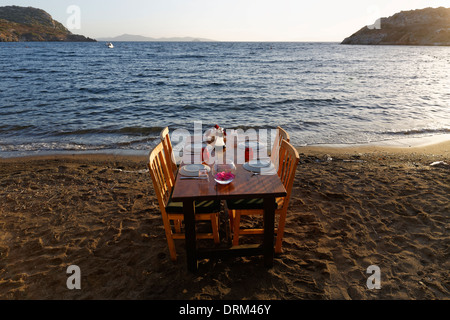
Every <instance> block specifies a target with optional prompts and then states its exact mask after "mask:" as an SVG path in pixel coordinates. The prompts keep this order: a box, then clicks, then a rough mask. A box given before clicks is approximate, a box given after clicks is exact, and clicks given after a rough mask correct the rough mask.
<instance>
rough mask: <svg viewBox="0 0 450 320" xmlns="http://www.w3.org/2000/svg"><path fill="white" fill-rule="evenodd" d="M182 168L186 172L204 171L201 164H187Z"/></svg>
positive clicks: (204, 167)
mask: <svg viewBox="0 0 450 320" xmlns="http://www.w3.org/2000/svg"><path fill="white" fill-rule="evenodd" d="M182 168H183V170H184V171H186V172H198V170H200V169H206V166H205V165H203V164H187V165H185V166H183V167H182Z"/></svg>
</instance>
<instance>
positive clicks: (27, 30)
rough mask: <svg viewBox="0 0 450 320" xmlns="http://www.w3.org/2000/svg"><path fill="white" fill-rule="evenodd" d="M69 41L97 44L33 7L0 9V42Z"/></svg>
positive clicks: (6, 7)
mask: <svg viewBox="0 0 450 320" xmlns="http://www.w3.org/2000/svg"><path fill="white" fill-rule="evenodd" d="M17 41H67V42H95V41H96V40H94V39H91V38H87V37H85V36H82V35H78V34H73V33H72V32H70V31H69V30H68V29H67V28H66V27H64V26H63V25H62V24H61V23H60V22H58V21H56V20H53V18H52V16H51V15H50V14H48V13H47V12H45V11H44V10H41V9H36V8H32V7H19V6H5V7H0V42H17Z"/></svg>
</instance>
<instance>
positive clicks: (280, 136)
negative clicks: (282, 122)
mask: <svg viewBox="0 0 450 320" xmlns="http://www.w3.org/2000/svg"><path fill="white" fill-rule="evenodd" d="M289 139H290V138H289V134H288V133H287V132H286V130H284V129H283V128H281V127H277V134H276V136H275V140H274V141H273V146H272V151H271V153H270V159H271V160H272V162H273V163H276V162H278V161H277V160H278V156H279V151H280V146H281V141H283V140H286V141H287V142H289Z"/></svg>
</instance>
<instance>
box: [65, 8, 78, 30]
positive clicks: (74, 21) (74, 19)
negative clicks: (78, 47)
mask: <svg viewBox="0 0 450 320" xmlns="http://www.w3.org/2000/svg"><path fill="white" fill-rule="evenodd" d="M66 13H67V14H70V16H69V17H68V18H67V24H66V25H67V29H69V30H75V29H81V9H80V7H79V6H76V5H71V6H68V7H67V10H66Z"/></svg>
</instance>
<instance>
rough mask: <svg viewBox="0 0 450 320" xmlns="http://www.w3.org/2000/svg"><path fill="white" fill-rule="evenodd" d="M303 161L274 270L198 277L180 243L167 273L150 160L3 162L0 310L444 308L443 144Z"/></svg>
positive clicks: (204, 269) (449, 211)
mask: <svg viewBox="0 0 450 320" xmlns="http://www.w3.org/2000/svg"><path fill="white" fill-rule="evenodd" d="M298 150H299V153H300V157H301V160H300V164H299V167H298V169H297V173H296V180H295V182H294V187H293V191H292V192H293V194H292V197H291V202H290V207H289V211H288V218H287V223H286V231H285V237H284V245H283V253H282V254H281V255H279V256H276V258H275V262H274V267H273V268H272V269H266V268H264V267H263V263H262V259H261V258H260V257H251V258H234V259H226V260H204V261H201V262H200V267H199V272H198V274H191V273H189V272H188V271H187V270H186V265H185V253H184V242H183V241H177V242H176V245H177V251H178V262H177V263H173V262H172V261H171V260H170V257H169V252H168V249H167V242H166V239H165V235H164V229H163V224H162V220H161V217H160V212H159V206H158V203H157V200H156V197H155V195H154V192H153V187H152V182H151V178H150V175H149V173H148V172H147V171H146V157H134V156H119V155H65V156H61V155H58V156H43V157H24V158H15V159H0V299H281V300H300V299H302V300H308V299H427V300H428V299H449V298H450V280H449V279H450V271H449V270H450V259H449V245H450V233H449V231H450V230H449V229H450V223H449V222H450V201H449V196H448V195H449V194H450V178H449V177H450V175H449V174H450V143H449V142H443V143H440V144H434V145H427V146H419V147H409V146H407V147H404V148H396V147H392V146H381V147H374V146H357V147H341V148H335V147H329V146H328V147H299V148H298ZM441 161H442V162H441ZM434 162H437V164H434V165H431V164H433V163H434ZM224 221H225V219H223V220H222V222H224ZM224 230H225V226H221V232H222V233H221V234H222V235H224ZM224 241H225V240H224ZM69 265H77V266H79V267H80V269H81V289H80V290H69V289H68V288H67V286H66V281H67V279H68V276H69V275H68V274H67V273H66V271H67V267H68V266H69ZM371 265H376V266H378V267H379V268H380V272H381V280H380V284H381V289H378V290H377V289H372V290H370V289H368V288H367V285H366V281H367V278H368V277H369V276H370V274H367V273H366V270H367V268H368V267H369V266H371Z"/></svg>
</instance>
